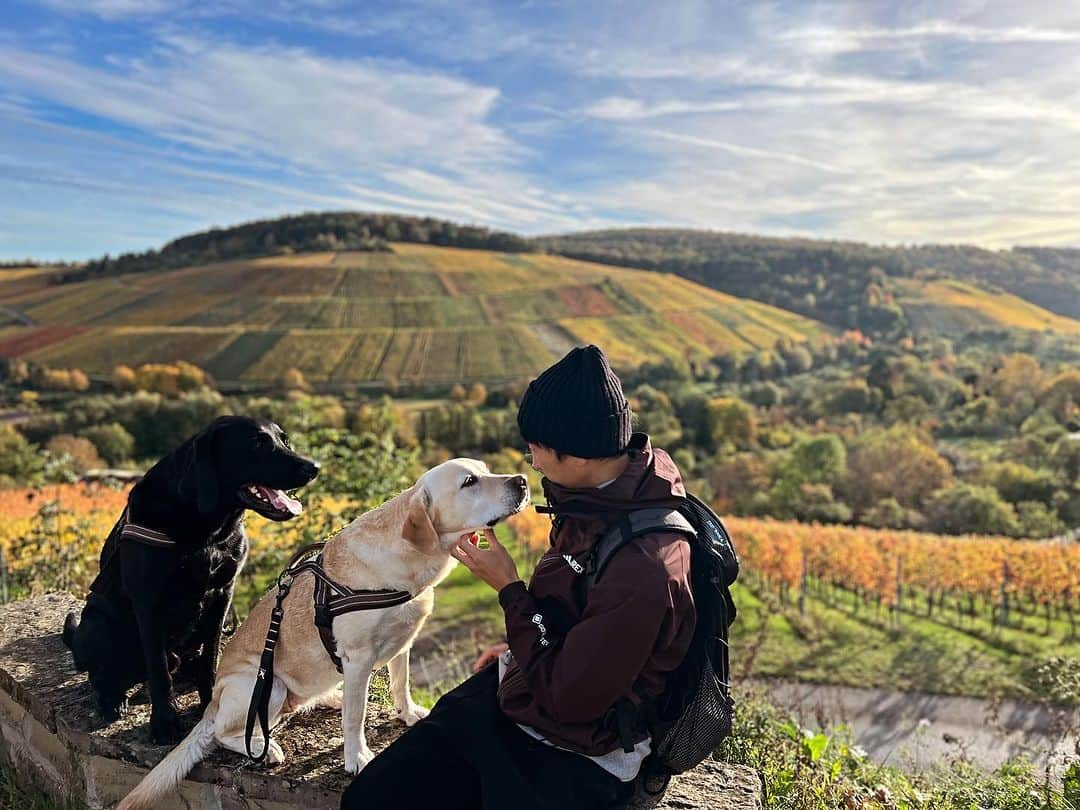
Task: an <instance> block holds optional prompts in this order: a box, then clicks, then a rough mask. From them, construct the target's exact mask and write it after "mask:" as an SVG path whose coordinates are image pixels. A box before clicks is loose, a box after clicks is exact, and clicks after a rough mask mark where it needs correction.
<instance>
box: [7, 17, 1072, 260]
mask: <svg viewBox="0 0 1080 810" xmlns="http://www.w3.org/2000/svg"><path fill="white" fill-rule="evenodd" d="M4 5H5V17H6V19H5V25H4V27H3V28H0V257H8V258H14V257H24V256H33V257H37V258H46V259H55V258H63V259H80V258H86V257H90V256H96V255H100V254H102V253H105V252H111V253H114V254H115V253H119V252H123V251H127V250H143V249H146V248H149V247H157V246H159V245H160V244H162V243H163V242H165V241H167V240H168V239H170V238H173V237H175V236H179V235H181V234H183V233H187V232H190V231H193V230H198V229H202V228H206V227H211V226H215V225H218V226H226V225H230V224H235V223H237V222H241V221H245V220H250V219H255V218H262V217H270V216H276V215H279V214H284V213H291V212H297V211H303V210H323V209H358V210H393V211H403V212H410V213H420V214H430V215H432V216H437V217H445V218H449V219H453V220H457V221H463V222H470V223H477V224H483V225H488V226H491V227H496V228H504V229H509V230H513V231H517V232H520V233H526V234H539V233H552V232H562V231H569V230H579V229H584V228H597V227H615V226H621V225H635V224H649V225H678V226H689V227H701V228H713V229H720V230H731V231H742V232H753V233H762V234H775V235H805V236H817V237H823V238H843V239H855V240H860V241H869V242H884V243H892V244H895V243H910V242H968V243H975V244H981V245H986V246H991V247H1005V246H1008V245H1011V244H1047V245H1057V244H1071V245H1080V82H1078V81H1077V76H1080V6H1078V5H1077V4H1074V3H1060V2H1056V3H1034V2H1015V3H1005V2H997V3H982V2H977V3H968V2H950V3H925V4H924V3H909V4H896V3H874V2H853V3H811V2H790V3H789V2H776V3H753V4H750V3H738V4H727V3H720V2H701V3H696V2H679V0H672V2H668V3H655V2H617V3H616V2H610V3H609V2H599V0H596V1H593V0H590V1H589V2H570V3H543V2H519V3H489V2H486V1H485V0H468V1H467V2H466V1H465V0H446V2H408V1H407V0H404V1H403V2H383V3H367V4H365V3H346V2H337V0H320V1H319V2H308V3H299V2H290V1H289V0H253V1H252V2H249V1H248V0H228V1H227V2H221V3H211V2H194V0H191V1H187V0H47V1H46V2H39V3H29V2H22V1H21V0H6V2H5V4H4Z"/></svg>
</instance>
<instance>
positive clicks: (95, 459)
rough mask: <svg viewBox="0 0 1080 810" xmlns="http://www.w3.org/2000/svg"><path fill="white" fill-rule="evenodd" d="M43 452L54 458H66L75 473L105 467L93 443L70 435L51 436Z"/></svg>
mask: <svg viewBox="0 0 1080 810" xmlns="http://www.w3.org/2000/svg"><path fill="white" fill-rule="evenodd" d="M45 450H46V451H47V452H48V453H49V454H50V455H52V456H54V457H56V458H64V457H67V458H68V459H69V460H70V463H71V468H72V469H73V470H75V471H76V472H86V471H87V470H92V469H96V468H99V467H104V466H105V463H104V462H103V461H102V460H101V456H99V455H98V451H97V448H96V447H94V444H93V442H91V441H90V440H89V439H86V438H83V437H81V436H72V435H71V434H70V433H61V434H60V435H59V436H53V437H52V438H51V439H49V443H48V444H46V445H45Z"/></svg>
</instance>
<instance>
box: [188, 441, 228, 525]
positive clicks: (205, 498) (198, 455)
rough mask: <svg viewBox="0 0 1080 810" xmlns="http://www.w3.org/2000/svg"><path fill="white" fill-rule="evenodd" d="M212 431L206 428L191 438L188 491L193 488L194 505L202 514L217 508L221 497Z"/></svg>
mask: <svg viewBox="0 0 1080 810" xmlns="http://www.w3.org/2000/svg"><path fill="white" fill-rule="evenodd" d="M214 433H215V431H214V429H213V428H207V429H206V430H204V431H203V432H202V433H200V434H199V435H197V436H196V437H195V438H194V439H192V440H191V465H190V466H189V467H188V471H187V476H188V477H190V478H191V479H193V480H190V481H189V491H190V489H191V488H194V490H195V505H196V507H198V510H199V514H202V515H208V514H210V513H211V512H213V511H214V510H215V509H217V506H218V501H219V500H220V498H221V490H220V488H219V486H218V476H217V465H216V464H214ZM192 485H193V487H192Z"/></svg>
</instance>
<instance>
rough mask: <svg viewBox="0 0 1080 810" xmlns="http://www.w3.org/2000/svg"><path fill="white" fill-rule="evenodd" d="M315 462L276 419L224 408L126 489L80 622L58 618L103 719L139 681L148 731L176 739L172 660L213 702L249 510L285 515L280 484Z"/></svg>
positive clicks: (293, 506) (296, 505)
mask: <svg viewBox="0 0 1080 810" xmlns="http://www.w3.org/2000/svg"><path fill="white" fill-rule="evenodd" d="M318 471H319V465H318V463H317V462H315V461H313V460H312V459H309V458H305V457H303V456H300V455H298V454H297V453H295V452H293V450H292V449H291V448H290V447H289V444H288V439H287V437H286V436H285V434H284V432H283V431H282V430H281V428H280V427H278V426H277V425H276V424H274V423H273V422H268V421H258V420H255V419H250V418H248V417H244V416H223V417H220V418H219V419H216V420H215V421H214V422H212V423H211V424H210V425H209V426H207V427H206V429H204V430H203V431H202V432H200V433H199V434H198V435H196V436H193V437H192V438H190V439H188V440H187V441H185V442H184V443H183V444H181V445H180V446H179V447H178V448H177V449H176V450H175V451H173V452H172V453H170V454H169V455H167V456H165V457H164V458H163V459H161V460H160V461H159V462H158V463H157V464H155V465H154V466H153V467H152V468H150V470H149V471H148V472H147V473H146V475H145V476H144V477H143V478H142V479H141V480H140V481H139V483H137V484H136V485H135V486H134V487H133V488H132V490H131V493H130V494H129V495H128V506H127V509H126V510H125V513H124V515H123V516H122V517H121V518H120V520H119V521H117V524H116V525H115V526H114V527H113V530H112V532H111V533H110V534H109V537H108V539H107V540H106V541H105V547H104V548H103V549H102V552H101V561H100V572H99V574H98V577H97V579H96V580H94V583H93V584H92V585H91V586H90V595H89V596H88V598H87V601H86V607H85V608H84V609H83V612H82V619H81V621H80V620H79V619H78V618H77V617H76V615H75V614H74V613H71V614H69V615H68V617H67V621H66V622H65V623H64V633H63V638H64V643H65V644H67V646H68V648H69V649H70V650H71V652H72V657H73V658H74V659H75V667H76V669H78V670H79V671H80V672H82V671H86V672H89V675H90V683H91V685H92V686H93V690H94V696H95V698H96V699H97V703H98V706H99V708H100V709H101V713H102V715H103V717H104V719H105V720H106V721H112V720H116V719H117V718H118V717H120V714H121V712H122V711H123V709H124V708H125V706H126V700H127V691H128V690H129V689H130V688H131V687H132V686H134V685H136V684H138V683H142V682H144V681H146V682H149V686H150V700H151V704H152V708H151V714H150V735H151V738H152V739H153V740H154V741H155V742H157V743H173V742H176V741H177V740H179V739H180V737H181V736H182V734H181V729H180V726H179V723H178V720H177V715H176V707H175V704H174V703H173V696H172V675H171V672H170V670H172V669H174V668H175V666H176V665H177V663H178V662H180V661H184V662H185V663H187V664H189V665H190V666H191V667H192V669H193V671H194V679H195V683H196V686H197V687H198V690H199V699H200V701H201V702H202V704H203V706H204V707H205V705H206V704H207V703H209V702H210V698H211V694H212V690H213V686H214V677H215V674H216V671H217V663H218V652H219V648H220V646H221V637H222V625H223V623H224V617H225V614H226V612H227V611H228V610H229V606H230V603H231V601H232V593H233V584H234V580H235V578H236V575H237V573H238V572H239V570H240V568H241V566H242V565H243V564H244V559H245V557H246V556H247V549H248V545H247V537H246V535H245V534H244V523H243V515H244V510H245V509H253V510H254V511H256V512H258V513H259V514H260V515H263V516H264V517H267V518H270V519H271V520H279V521H280V520H289V519H290V518H292V517H294V516H296V515H298V514H300V512H301V511H302V507H301V505H300V502H299V501H297V500H296V499H295V498H293V497H292V496H290V495H289V494H288V493H287V490H292V489H295V488H297V487H301V486H303V485H304V484H307V483H308V482H310V481H311V480H312V479H313V478H315V476H316V475H317V474H318ZM122 532H123V539H122V538H121V533H122ZM147 538H149V540H147ZM163 538H167V539H164V540H163Z"/></svg>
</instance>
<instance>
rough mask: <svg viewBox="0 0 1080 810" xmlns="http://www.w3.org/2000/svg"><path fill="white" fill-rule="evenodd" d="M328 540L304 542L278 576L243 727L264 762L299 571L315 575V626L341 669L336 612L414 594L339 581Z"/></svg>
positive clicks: (393, 602)
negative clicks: (288, 608)
mask: <svg viewBox="0 0 1080 810" xmlns="http://www.w3.org/2000/svg"><path fill="white" fill-rule="evenodd" d="M325 547H326V543H313V544H312V545H310V546H305V547H304V548H302V549H300V550H299V551H298V552H296V554H294V555H293V557H292V559H291V560H289V564H288V565H286V566H285V570H284V571H282V572H281V574H280V575H279V576H278V581H277V586H278V592H277V603H276V604H275V605H274V609H273V610H272V611H271V613H270V627H269V629H268V630H267V632H266V644H265V646H264V647H263V652H262V658H261V659H260V660H259V673H258V677H256V678H255V688H254V690H253V691H252V693H251V703H250V704H249V705H248V716H247V728H246V729H245V731H244V744H245V746H246V747H247V754H248V756H249V757H251V759H252V760H254V761H255V762H261V761H262V760H263V758H264V757H265V756H266V752H267V750H268V749H269V747H270V725H269V714H270V692H271V690H272V689H273V684H274V648H275V647H277V641H278V634H279V633H280V631H281V622H282V620H283V619H284V618H285V610H284V608H283V607H282V605H283V604H284V602H285V597H286V596H288V595H289V590H290V588H292V583H293V581H294V580H295V579H296V577H297V576H298V575H299V574H302V573H304V572H305V571H310V572H311V574H312V576H314V577H315V589H314V602H315V626H316V627H317V628H318V630H319V638H320V639H321V640H322V644H323V647H325V648H326V653H327V655H329V656H330V660H331V661H333V662H334V666H335V667H336V668H337V671H338V672H341V671H342V668H341V658H339V657H338V654H337V643H336V642H335V641H334V630H333V624H334V619H335V618H336V617H337V616H343V615H345V614H346V613H352V612H353V611H357V610H379V609H382V608H390V607H395V606H396V605H403V604H405V603H406V602H408V601H409V600H410V599H412V598H413V595H412V594H411V593H409V592H408V591H395V590H392V589H389V588H382V589H376V590H356V589H354V588H350V587H348V586H346V585H342V584H340V583H338V582H334V580H332V579H331V578H330V576H329V575H328V574H327V573H326V569H325V568H324V567H323V550H324V549H325ZM316 551H317V552H318V554H317V555H316V556H315V557H314V559H305V557H309V555H311V554H313V553H315V552H316ZM256 719H258V721H259V725H260V726H261V727H262V736H263V748H262V751H261V752H260V753H259V754H258V756H256V755H255V754H253V753H252V752H251V737H252V734H253V732H254V730H255V720H256Z"/></svg>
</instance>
